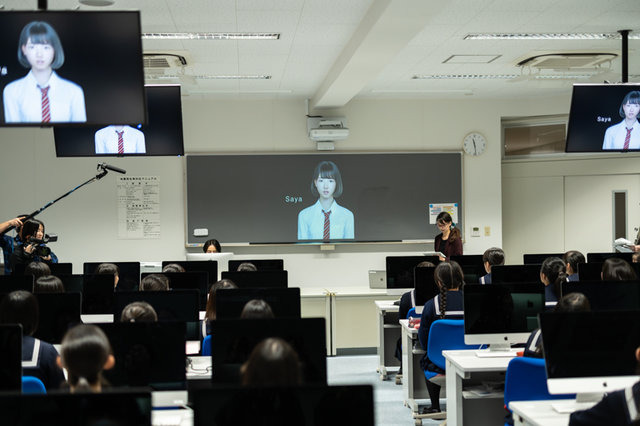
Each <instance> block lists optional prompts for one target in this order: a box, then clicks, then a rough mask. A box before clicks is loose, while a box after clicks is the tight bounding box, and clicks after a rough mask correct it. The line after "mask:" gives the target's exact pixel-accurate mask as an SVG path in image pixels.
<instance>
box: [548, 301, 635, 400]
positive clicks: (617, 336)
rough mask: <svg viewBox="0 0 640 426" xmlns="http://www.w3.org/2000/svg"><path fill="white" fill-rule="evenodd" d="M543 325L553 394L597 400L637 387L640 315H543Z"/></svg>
mask: <svg viewBox="0 0 640 426" xmlns="http://www.w3.org/2000/svg"><path fill="white" fill-rule="evenodd" d="M539 320H540V328H541V330H542V347H543V350H544V359H545V366H546V369H547V387H548V388H549V393H551V394H568V393H569V394H570V393H577V394H578V399H579V400H585V399H587V398H588V396H589V395H588V394H591V396H594V397H595V398H596V399H598V398H599V396H601V394H603V393H605V392H612V391H614V390H617V389H622V388H625V387H629V386H631V385H633V384H634V383H636V382H637V381H638V375H637V364H638V362H637V361H636V358H635V351H636V348H638V346H640V311H609V312H604V311H601V312H544V313H542V314H540V316H539ZM594 394H595V395H594Z"/></svg>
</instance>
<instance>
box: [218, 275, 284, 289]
mask: <svg viewBox="0 0 640 426" xmlns="http://www.w3.org/2000/svg"><path fill="white" fill-rule="evenodd" d="M222 278H223V279H229V280H231V281H233V282H234V283H235V284H236V285H237V286H238V287H239V288H287V287H288V286H289V274H288V272H287V271H225V272H223V273H222Z"/></svg>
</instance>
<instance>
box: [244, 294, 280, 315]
mask: <svg viewBox="0 0 640 426" xmlns="http://www.w3.org/2000/svg"><path fill="white" fill-rule="evenodd" d="M240 318H242V319H268V318H275V316H274V315H273V311H272V310H271V306H269V304H268V303H267V302H265V301H264V300H262V299H253V300H249V301H248V302H247V303H246V305H244V308H242V312H241V313H240Z"/></svg>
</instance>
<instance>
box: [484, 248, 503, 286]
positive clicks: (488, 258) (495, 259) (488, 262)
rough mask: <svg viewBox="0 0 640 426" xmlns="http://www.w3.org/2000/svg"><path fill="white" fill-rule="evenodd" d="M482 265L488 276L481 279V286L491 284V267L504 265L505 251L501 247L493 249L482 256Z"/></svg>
mask: <svg viewBox="0 0 640 426" xmlns="http://www.w3.org/2000/svg"><path fill="white" fill-rule="evenodd" d="M482 263H483V264H484V270H485V271H486V272H487V275H484V276H482V277H480V280H479V281H480V284H491V267H492V266H495V265H504V251H503V250H502V249H501V248H499V247H491V248H490V249H487V250H485V252H484V253H483V254H482Z"/></svg>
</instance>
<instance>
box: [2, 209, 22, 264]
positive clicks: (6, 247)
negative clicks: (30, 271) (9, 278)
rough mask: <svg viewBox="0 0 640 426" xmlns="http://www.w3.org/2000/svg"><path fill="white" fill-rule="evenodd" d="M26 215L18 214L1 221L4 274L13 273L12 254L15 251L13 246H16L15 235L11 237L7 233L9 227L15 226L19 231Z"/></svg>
mask: <svg viewBox="0 0 640 426" xmlns="http://www.w3.org/2000/svg"><path fill="white" fill-rule="evenodd" d="M24 218H25V216H18V217H16V218H13V219H9V220H7V221H5V222H2V223H0V248H2V255H3V257H4V274H5V275H10V274H11V254H12V253H13V248H14V246H15V244H16V243H15V239H16V238H14V237H10V236H8V235H7V232H8V231H7V229H9V228H11V227H13V228H15V229H16V231H18V230H19V229H20V227H21V226H22V220H23V219H24Z"/></svg>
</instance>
